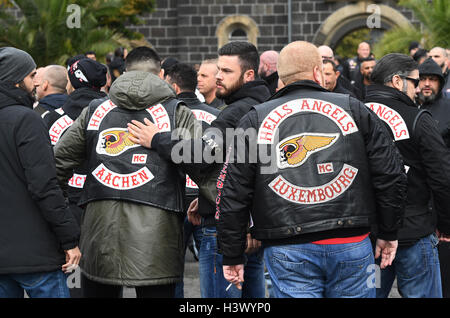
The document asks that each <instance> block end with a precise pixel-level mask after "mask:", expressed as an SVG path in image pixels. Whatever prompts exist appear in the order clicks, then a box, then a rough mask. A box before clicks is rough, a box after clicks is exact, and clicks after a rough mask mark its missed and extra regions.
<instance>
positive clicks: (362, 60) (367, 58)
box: [361, 56, 376, 64]
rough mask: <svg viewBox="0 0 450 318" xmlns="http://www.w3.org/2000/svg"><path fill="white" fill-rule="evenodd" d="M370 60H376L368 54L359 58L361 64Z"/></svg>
mask: <svg viewBox="0 0 450 318" xmlns="http://www.w3.org/2000/svg"><path fill="white" fill-rule="evenodd" d="M370 61H376V60H375V58H373V57H371V56H368V57H365V58H363V59H361V64H362V63H364V62H370Z"/></svg>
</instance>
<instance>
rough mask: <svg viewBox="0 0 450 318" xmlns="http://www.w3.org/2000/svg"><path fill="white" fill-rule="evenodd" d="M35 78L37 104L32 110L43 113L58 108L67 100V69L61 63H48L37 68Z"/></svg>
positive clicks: (42, 114)
mask: <svg viewBox="0 0 450 318" xmlns="http://www.w3.org/2000/svg"><path fill="white" fill-rule="evenodd" d="M37 75H39V76H37V77H38V78H35V84H34V86H35V87H36V99H37V100H38V101H39V104H38V105H37V106H36V107H35V108H34V111H35V112H37V113H38V114H40V115H41V116H44V113H46V112H49V111H52V110H55V109H58V108H60V107H62V106H63V105H64V103H65V102H66V101H67V97H68V96H67V91H66V86H67V70H66V69H65V68H64V67H63V66H61V65H49V66H47V67H43V68H40V69H38V74H37Z"/></svg>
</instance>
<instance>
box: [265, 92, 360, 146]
mask: <svg viewBox="0 0 450 318" xmlns="http://www.w3.org/2000/svg"><path fill="white" fill-rule="evenodd" d="M307 112H312V113H317V114H320V115H323V116H326V117H327V118H329V119H330V120H332V121H333V122H334V123H335V124H336V125H337V126H338V127H339V129H340V130H341V132H342V134H343V135H344V136H346V135H349V134H353V133H355V132H357V131H358V127H357V126H356V123H355V121H354V120H353V118H352V116H350V114H349V113H347V112H346V111H345V110H344V109H343V108H341V107H339V106H337V105H335V104H332V103H329V102H327V101H323V100H318V99H311V98H305V99H295V100H291V101H289V102H287V103H285V104H283V105H280V106H278V107H276V108H275V109H273V110H272V111H271V112H270V113H269V114H268V115H267V116H266V118H264V120H263V121H262V124H261V126H260V127H259V131H258V144H273V142H274V136H275V132H276V130H277V129H278V128H279V126H280V125H281V123H282V122H283V121H284V120H286V119H287V118H289V117H291V116H293V115H296V114H299V113H307Z"/></svg>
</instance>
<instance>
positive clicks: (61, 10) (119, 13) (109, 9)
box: [0, 0, 154, 66]
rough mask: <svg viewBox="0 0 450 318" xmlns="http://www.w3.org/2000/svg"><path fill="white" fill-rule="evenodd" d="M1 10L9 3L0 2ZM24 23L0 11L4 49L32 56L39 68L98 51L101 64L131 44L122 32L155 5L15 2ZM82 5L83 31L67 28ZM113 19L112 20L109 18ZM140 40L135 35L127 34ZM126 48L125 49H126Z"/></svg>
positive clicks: (136, 0) (102, 0) (111, 0)
mask: <svg viewBox="0 0 450 318" xmlns="http://www.w3.org/2000/svg"><path fill="white" fill-rule="evenodd" d="M0 1H2V2H0V6H2V5H6V4H7V3H8V0H0ZM14 2H15V3H16V4H17V6H18V7H19V8H20V10H21V11H22V13H23V15H22V17H21V18H20V19H18V20H17V19H15V18H14V17H12V16H10V15H8V14H7V13H6V12H5V11H0V46H14V47H16V48H19V49H22V50H24V51H27V52H28V53H30V54H31V55H32V56H33V58H34V59H35V61H36V63H37V64H38V65H39V66H43V65H48V64H64V62H65V60H66V59H67V58H69V57H71V56H74V55H77V54H82V53H84V52H86V51H91V50H92V51H95V52H96V54H97V58H98V59H99V60H100V61H103V60H104V57H105V56H106V54H107V53H108V52H111V51H114V49H115V48H116V47H118V46H128V45H126V43H130V41H128V40H127V39H126V38H124V34H122V33H121V32H120V30H125V24H126V23H128V22H132V21H134V17H131V16H133V15H134V14H138V13H141V12H143V11H145V12H149V10H153V8H154V0H153V1H144V0H78V1H73V0H72V1H71V0H15V1H14ZM74 3H75V4H78V5H79V7H80V8H81V12H80V19H79V21H80V28H76V27H75V28H69V27H68V25H67V21H68V19H69V20H70V17H71V14H72V13H73V11H70V10H69V12H68V11H67V7H68V6H69V5H70V4H74ZM108 17H109V18H108ZM125 34H126V35H130V36H131V37H133V38H138V37H137V36H135V35H134V34H133V33H132V32H125ZM124 44H125V45H124Z"/></svg>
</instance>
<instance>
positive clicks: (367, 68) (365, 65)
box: [355, 57, 377, 100]
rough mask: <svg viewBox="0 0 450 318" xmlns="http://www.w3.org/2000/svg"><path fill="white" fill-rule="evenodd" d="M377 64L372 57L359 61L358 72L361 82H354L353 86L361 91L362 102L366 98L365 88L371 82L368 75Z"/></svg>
mask: <svg viewBox="0 0 450 318" xmlns="http://www.w3.org/2000/svg"><path fill="white" fill-rule="evenodd" d="M376 64H377V62H376V61H375V59H374V58H373V57H367V58H365V59H362V60H361V65H360V72H361V76H362V81H360V82H356V83H355V86H356V87H358V89H359V90H360V91H361V97H362V100H363V99H364V98H365V97H366V88H367V86H369V85H370V84H371V83H372V82H371V81H370V75H371V74H372V71H373V68H374V67H375V65H376Z"/></svg>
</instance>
